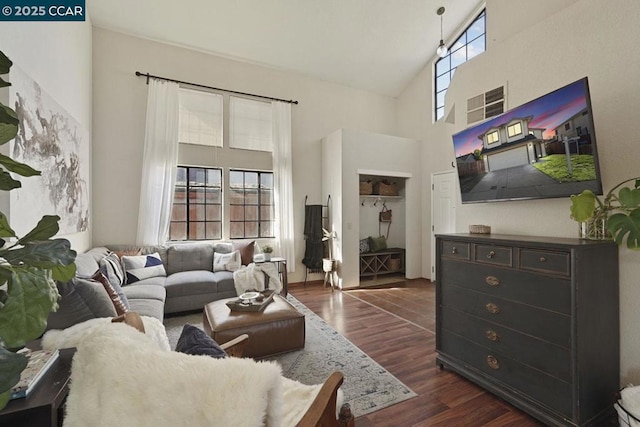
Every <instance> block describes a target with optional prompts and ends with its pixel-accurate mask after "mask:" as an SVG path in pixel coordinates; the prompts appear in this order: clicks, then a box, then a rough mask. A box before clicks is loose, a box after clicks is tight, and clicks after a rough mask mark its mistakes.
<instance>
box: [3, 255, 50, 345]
mask: <svg viewBox="0 0 640 427" xmlns="http://www.w3.org/2000/svg"><path fill="white" fill-rule="evenodd" d="M52 285H53V286H52ZM57 301H58V293H57V291H56V287H55V284H53V283H52V280H51V274H50V272H49V271H47V270H42V269H38V268H33V267H19V268H16V269H14V271H13V272H12V274H11V280H10V282H9V298H8V299H7V301H6V304H5V305H4V306H3V307H2V310H0V338H2V340H3V341H4V345H5V347H7V348H15V347H21V346H23V345H25V343H26V342H27V341H30V340H33V339H36V338H38V337H39V336H40V335H42V333H43V332H44V331H45V329H46V326H47V317H49V313H50V312H51V311H52V310H53V309H54V308H55V307H56V305H57Z"/></svg>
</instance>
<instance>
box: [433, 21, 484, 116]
mask: <svg viewBox="0 0 640 427" xmlns="http://www.w3.org/2000/svg"><path fill="white" fill-rule="evenodd" d="M485 49H486V10H482V12H480V14H479V15H478V16H477V17H476V19H474V21H473V22H472V23H471V24H470V25H469V26H468V27H467V28H466V29H465V31H464V32H463V33H462V34H461V35H460V37H458V38H457V39H456V41H454V42H453V44H452V45H451V46H450V49H449V54H448V55H447V56H445V57H444V58H441V59H439V60H438V61H436V63H435V82H434V98H435V103H434V104H435V111H434V115H435V120H436V121H438V120H440V119H441V118H442V117H443V116H444V97H445V94H446V93H447V89H449V85H450V84H451V79H453V75H454V73H455V71H456V68H457V67H458V66H459V65H460V64H463V63H465V62H467V61H468V60H470V59H471V58H473V57H474V56H477V55H479V54H481V53H482V52H484V51H485Z"/></svg>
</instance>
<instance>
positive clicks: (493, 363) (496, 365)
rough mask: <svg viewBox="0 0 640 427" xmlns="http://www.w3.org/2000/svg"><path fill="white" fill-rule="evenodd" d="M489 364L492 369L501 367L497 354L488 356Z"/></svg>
mask: <svg viewBox="0 0 640 427" xmlns="http://www.w3.org/2000/svg"><path fill="white" fill-rule="evenodd" d="M487 365H489V367H490V368H491V369H500V362H498V359H496V358H495V356H491V355H489V356H487Z"/></svg>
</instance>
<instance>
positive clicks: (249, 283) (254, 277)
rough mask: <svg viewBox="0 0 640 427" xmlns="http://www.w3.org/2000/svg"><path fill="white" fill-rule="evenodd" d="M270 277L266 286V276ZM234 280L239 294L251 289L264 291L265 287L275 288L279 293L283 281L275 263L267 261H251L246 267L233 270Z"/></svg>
mask: <svg viewBox="0 0 640 427" xmlns="http://www.w3.org/2000/svg"><path fill="white" fill-rule="evenodd" d="M267 277H268V278H269V280H268V285H267V287H265V282H266V281H267V279H266V278H267ZM233 282H234V284H235V287H236V292H237V294H238V295H241V294H243V293H244V292H246V291H249V290H256V291H264V290H265V288H267V289H273V290H274V291H276V292H277V293H280V291H282V282H280V277H279V274H278V269H277V268H276V266H275V264H272V263H270V262H265V263H261V264H255V263H251V264H249V265H247V266H246V267H241V268H240V269H238V270H236V271H234V272H233Z"/></svg>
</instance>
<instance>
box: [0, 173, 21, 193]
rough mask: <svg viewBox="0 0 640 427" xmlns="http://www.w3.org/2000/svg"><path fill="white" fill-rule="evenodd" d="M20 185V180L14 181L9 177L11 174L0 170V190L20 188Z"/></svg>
mask: <svg viewBox="0 0 640 427" xmlns="http://www.w3.org/2000/svg"><path fill="white" fill-rule="evenodd" d="M20 187H22V184H20V181H16V180H15V179H13V178H11V175H9V172H7V171H4V170H2V171H0V190H2V191H11V190H13V189H14V188H20Z"/></svg>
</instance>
